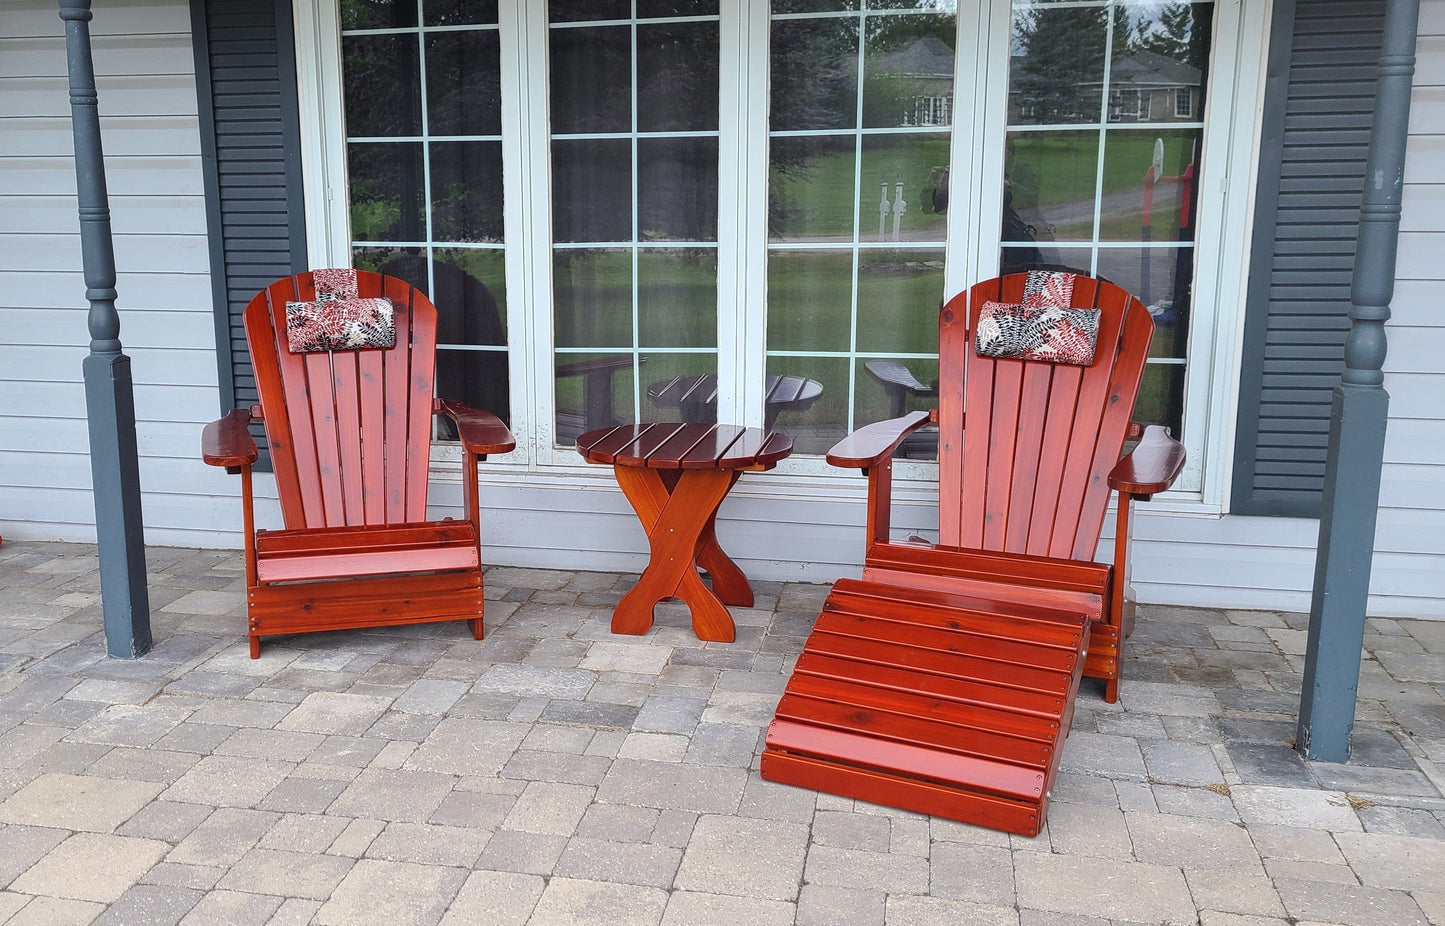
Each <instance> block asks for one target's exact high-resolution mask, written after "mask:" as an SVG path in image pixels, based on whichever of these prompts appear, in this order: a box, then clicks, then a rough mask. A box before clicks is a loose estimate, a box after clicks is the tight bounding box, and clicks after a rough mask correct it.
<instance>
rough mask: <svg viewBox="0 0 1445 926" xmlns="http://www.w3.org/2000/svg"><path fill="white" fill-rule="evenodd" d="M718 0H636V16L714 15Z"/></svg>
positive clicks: (716, 12) (642, 17)
mask: <svg viewBox="0 0 1445 926" xmlns="http://www.w3.org/2000/svg"><path fill="white" fill-rule="evenodd" d="M717 14H718V0H637V18H638V19H650V18H653V17H660V16H716V15H717Z"/></svg>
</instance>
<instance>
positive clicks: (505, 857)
mask: <svg viewBox="0 0 1445 926" xmlns="http://www.w3.org/2000/svg"><path fill="white" fill-rule="evenodd" d="M566 847H567V837H565V836H552V835H547V834H543V833H522V832H518V831H517V830H503V829H499V830H497V831H496V832H495V833H493V834H492V838H491V839H489V840H487V847H486V848H485V849H483V850H482V856H481V858H479V859H477V864H476V867H477V868H487V869H491V870H493V871H510V872H519V873H522V874H532V875H550V874H551V873H552V869H553V868H555V867H556V865H557V859H559V858H561V856H562V850H563V849H565V848H566Z"/></svg>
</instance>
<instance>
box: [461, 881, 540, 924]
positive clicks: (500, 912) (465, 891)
mask: <svg viewBox="0 0 1445 926" xmlns="http://www.w3.org/2000/svg"><path fill="white" fill-rule="evenodd" d="M545 886H546V883H545V882H544V881H543V880H542V879H541V878H539V877H537V876H536V875H523V874H515V873H512V872H500V871H474V872H472V873H471V875H470V876H468V878H467V880H466V883H464V884H463V885H462V889H461V890H460V891H458V892H457V896H456V897H455V898H454V899H453V900H452V903H451V906H450V907H449V908H448V909H447V912H446V915H445V916H443V917H442V920H441V926H475V924H479V923H487V924H490V926H525V924H526V923H527V921H528V920H529V919H530V918H531V915H532V910H533V908H535V907H536V906H537V900H538V899H539V898H540V897H541V896H542V889H543V888H544V887H545Z"/></svg>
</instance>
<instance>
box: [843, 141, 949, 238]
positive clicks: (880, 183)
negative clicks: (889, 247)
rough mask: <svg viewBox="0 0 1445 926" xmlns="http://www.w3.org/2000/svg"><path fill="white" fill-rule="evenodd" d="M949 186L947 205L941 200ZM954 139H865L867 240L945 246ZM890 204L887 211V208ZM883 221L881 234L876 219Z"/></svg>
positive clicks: (862, 216)
mask: <svg viewBox="0 0 1445 926" xmlns="http://www.w3.org/2000/svg"><path fill="white" fill-rule="evenodd" d="M940 183H941V184H943V197H944V198H943V200H942V201H940V200H939V198H938V194H937V190H938V187H939V184H940ZM947 196H948V135H946V134H943V133H940V132H933V133H929V134H926V135H925V134H918V135H911V134H910V135H893V134H889V135H868V136H865V137H864V138H863V171H862V186H861V189H860V191H859V206H858V214H859V221H860V223H861V225H862V227H861V228H860V229H859V236H860V237H861V238H862V239H863V240H865V241H875V240H876V241H943V240H944V238H945V237H946V236H947V228H946V224H947V219H946V218H945V216H944V212H943V211H942V210H941V209H940V208H939V206H940V205H941V206H942V207H943V209H947V206H948V204H947ZM885 205H886V207H887V208H885ZM875 216H876V217H877V219H878V225H877V227H876V229H875V227H874V225H873V219H874V217H875Z"/></svg>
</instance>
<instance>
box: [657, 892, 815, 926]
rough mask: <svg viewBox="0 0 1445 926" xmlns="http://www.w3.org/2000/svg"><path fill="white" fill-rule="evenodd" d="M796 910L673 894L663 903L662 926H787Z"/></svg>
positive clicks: (780, 904) (777, 903) (750, 900)
mask: <svg viewBox="0 0 1445 926" xmlns="http://www.w3.org/2000/svg"><path fill="white" fill-rule="evenodd" d="M796 912H797V911H796V909H795V907H794V905H793V904H791V903H788V902H787V901H782V900H764V899H762V898H759V897H738V896H729V895H725V894H701V893H696V892H693V891H674V892H673V893H672V896H671V897H669V898H668V900H667V910H666V911H664V912H663V915H662V926H714V924H716V926H729V924H734V923H748V924H750V926H753V924H756V926H790V924H792V923H793V921H794V916H795V914H796Z"/></svg>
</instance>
